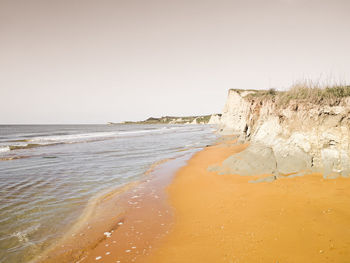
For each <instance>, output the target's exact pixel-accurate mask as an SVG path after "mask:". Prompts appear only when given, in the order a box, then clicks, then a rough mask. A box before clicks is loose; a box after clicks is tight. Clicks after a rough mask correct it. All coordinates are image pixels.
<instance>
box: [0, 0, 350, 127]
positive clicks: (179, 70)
mask: <svg viewBox="0 0 350 263" xmlns="http://www.w3.org/2000/svg"><path fill="white" fill-rule="evenodd" d="M349 11H350V1H348V0H328V1H325V0H317V1H313V0H266V1H265V0H255V1H253V0H243V1H238V0H231V1H226V0H200V1H199V0H198V1H197V0H172V1H170V0H124V1H122V0H95V1H92V0H81V1H78V0H23V1H20V0H0V123H2V124H22V123H23V124H30V123H37V124H39V123H40V124H46V123H47V124H53V123H62V124H64V123H67V124H68V123H106V122H108V121H114V122H119V121H124V120H141V119H145V118H148V117H150V116H154V117H159V116H164V115H173V116H186V115H201V114H211V113H220V112H221V111H222V109H223V106H224V104H225V100H226V96H227V91H228V89H230V88H240V89H248V88H249V89H268V88H276V89H281V90H283V89H286V88H288V87H289V86H291V85H292V84H293V83H295V82H296V81H300V80H304V79H308V80H314V81H328V82H329V81H333V80H335V81H337V82H339V81H341V82H343V83H344V82H345V83H350V72H349V70H350V65H349V64H350V48H349V47H350V31H349V30H350V15H349Z"/></svg>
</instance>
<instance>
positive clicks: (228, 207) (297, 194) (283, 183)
mask: <svg viewBox="0 0 350 263" xmlns="http://www.w3.org/2000/svg"><path fill="white" fill-rule="evenodd" d="M244 147H245V145H234V144H232V145H231V146H227V145H217V146H212V147H207V148H206V149H204V150H203V151H201V152H199V153H197V154H196V155H195V156H194V157H193V158H192V159H191V160H190V161H189V162H188V165H186V166H185V167H183V168H181V169H180V170H179V172H178V173H177V174H176V177H175V179H174V180H173V182H172V184H171V185H170V186H169V188H168V194H169V202H170V204H171V206H172V207H173V209H174V211H175V217H174V220H175V221H174V222H175V223H174V226H173V227H172V230H171V232H170V234H169V235H167V236H166V237H165V238H164V239H163V240H162V242H161V243H160V244H159V246H158V247H157V248H156V249H155V250H154V251H152V253H151V254H150V256H148V257H147V258H145V259H144V261H143V262H150V263H151V262H152V263H155V262H162V263H165V262H192V263H193V262H201V263H204V262H211V263H212V262H244V263H247V262H274V263H277V262H279V263H284V262H308V263H310V262H338V263H339V262H344V263H345V262H350V179H347V178H338V179H335V180H325V179H323V178H322V176H321V175H320V174H310V175H306V176H303V177H294V178H282V179H278V180H276V181H273V182H263V183H255V184H252V183H249V181H250V180H252V179H254V178H255V179H257V177H252V176H240V175H233V174H229V175H218V174H217V173H215V172H209V171H208V170H207V167H208V166H209V165H217V164H220V163H221V162H222V161H223V160H224V159H225V158H227V157H228V156H229V155H230V154H232V153H235V152H239V151H241V150H243V149H244ZM266 176H268V175H266Z"/></svg>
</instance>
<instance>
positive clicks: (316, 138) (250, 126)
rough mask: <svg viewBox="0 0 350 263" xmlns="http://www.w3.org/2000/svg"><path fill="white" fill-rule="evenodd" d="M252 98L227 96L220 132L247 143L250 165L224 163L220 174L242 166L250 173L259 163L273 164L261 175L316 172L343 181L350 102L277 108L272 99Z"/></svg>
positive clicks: (348, 163) (347, 167) (349, 168)
mask: <svg viewBox="0 0 350 263" xmlns="http://www.w3.org/2000/svg"><path fill="white" fill-rule="evenodd" d="M255 93H257V91H243V90H230V91H229V94H228V98H227V101H226V104H225V107H224V110H223V112H222V116H221V119H220V124H219V125H220V130H221V132H222V133H223V134H237V135H238V136H239V137H240V138H241V139H244V140H247V141H250V142H251V145H252V146H251V147H250V148H251V149H250V151H251V152H255V153H258V154H257V155H256V157H255V160H251V162H252V163H251V164H249V161H247V160H245V161H242V158H237V157H232V158H231V159H228V160H227V164H228V162H231V163H230V164H231V165H227V166H226V168H225V169H226V172H228V171H227V169H234V171H230V172H237V173H238V172H240V173H242V172H243V171H242V169H243V170H244V169H245V168H244V167H247V172H248V171H250V172H251V171H252V168H253V167H254V161H255V162H256V163H258V159H259V158H260V166H261V164H262V163H264V162H265V163H266V162H269V165H270V166H271V162H272V163H273V164H272V168H271V167H270V168H268V169H267V170H266V169H265V170H264V169H262V170H263V171H264V172H266V173H268V172H270V173H273V174H275V175H281V174H283V175H288V174H292V173H305V172H310V171H317V172H322V173H323V174H324V177H326V178H333V177H337V176H340V175H341V176H349V174H350V97H345V96H344V97H341V98H339V99H336V100H333V101H332V103H328V104H324V103H315V102H312V101H311V100H310V101H308V100H307V99H306V100H293V99H291V100H289V101H288V102H287V103H284V104H283V103H282V104H281V102H280V101H278V100H277V99H276V97H275V96H266V97H264V98H261V97H259V96H255ZM252 147H254V148H252ZM248 151H249V149H248ZM259 153H260V154H259ZM271 156H272V157H273V161H271ZM257 165H258V164H257ZM230 167H231V168H230ZM232 167H233V168H232ZM239 167H240V169H241V170H240V171H238V170H237V169H238V168H239ZM248 168H249V169H248ZM260 168H261V167H260ZM225 169H224V170H222V172H225ZM253 170H254V169H253Z"/></svg>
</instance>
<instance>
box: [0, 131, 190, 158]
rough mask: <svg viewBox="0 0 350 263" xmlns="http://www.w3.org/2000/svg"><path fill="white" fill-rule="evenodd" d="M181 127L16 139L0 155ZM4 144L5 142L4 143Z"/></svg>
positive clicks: (4, 147) (3, 146)
mask: <svg viewBox="0 0 350 263" xmlns="http://www.w3.org/2000/svg"><path fill="white" fill-rule="evenodd" d="M181 129H183V127H161V128H153V129H149V128H148V129H147V128H146V129H142V130H132V131H111V132H91V133H80V134H64V135H48V136H37V137H30V138H27V139H16V140H9V141H7V145H6V144H5V145H2V146H0V153H5V152H8V151H14V150H24V149H31V148H37V147H43V146H53V145H58V144H72V143H82V142H93V141H101V140H107V139H114V138H117V137H125V136H139V135H143V134H146V133H147V134H150V133H163V132H172V131H174V130H181ZM5 143H6V142H5Z"/></svg>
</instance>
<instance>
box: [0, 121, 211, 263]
mask: <svg viewBox="0 0 350 263" xmlns="http://www.w3.org/2000/svg"><path fill="white" fill-rule="evenodd" d="M213 131H214V128H213V127H210V126H208V125H181V126H180V125H0V262H1V263H2V262H6V263H12V262H28V261H29V260H30V259H32V258H33V257H34V256H36V255H38V254H40V253H41V252H42V251H43V250H44V249H45V248H47V247H48V246H49V245H50V244H52V242H54V241H55V240H57V239H59V238H60V237H61V236H62V235H63V234H64V233H65V232H66V231H67V230H68V229H69V227H70V226H71V225H72V224H73V223H74V222H75V220H77V218H78V217H79V215H80V214H81V213H82V211H83V210H84V208H85V207H86V205H87V203H88V201H89V200H90V199H91V198H92V197H94V196H96V195H98V194H99V193H101V192H103V191H106V189H111V188H117V187H119V186H123V185H125V184H127V183H129V182H132V181H137V180H140V179H141V178H142V176H144V173H145V172H146V171H147V170H148V169H149V167H150V166H151V165H152V164H153V163H155V162H157V161H161V160H163V159H166V158H176V157H178V156H182V155H183V154H184V153H194V152H196V151H198V150H199V149H201V148H203V147H204V146H206V145H207V144H211V143H212V142H213V141H214V140H215V139H216V135H215V133H214V132H213Z"/></svg>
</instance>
